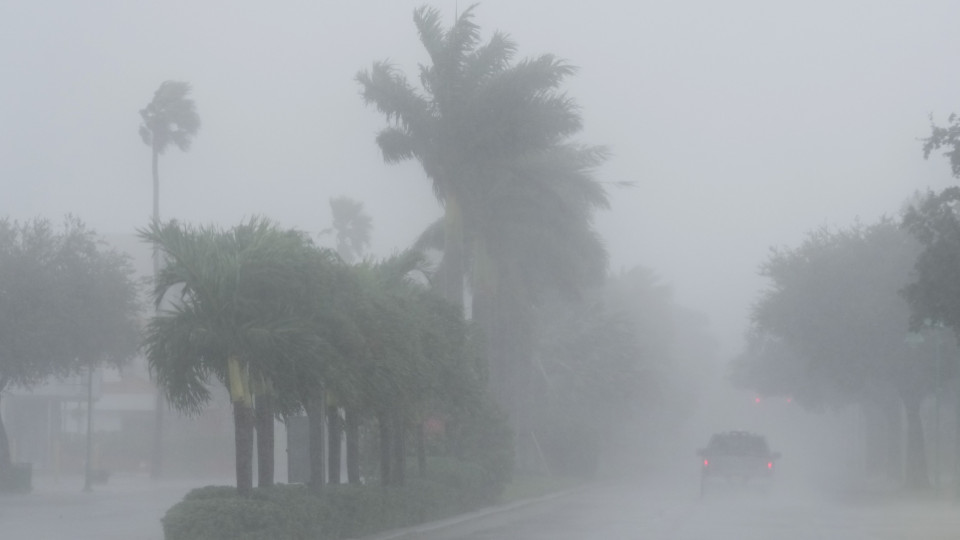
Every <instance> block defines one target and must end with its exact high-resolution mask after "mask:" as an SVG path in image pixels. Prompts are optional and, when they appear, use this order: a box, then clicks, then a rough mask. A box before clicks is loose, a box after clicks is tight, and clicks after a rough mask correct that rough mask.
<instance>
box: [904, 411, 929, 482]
mask: <svg viewBox="0 0 960 540" xmlns="http://www.w3.org/2000/svg"><path fill="white" fill-rule="evenodd" d="M920 401H921V399H920V398H919V397H917V396H914V395H907V396H903V407H904V410H905V411H906V419H907V455H906V471H905V472H906V478H905V481H906V486H907V487H908V488H910V489H926V488H928V487H930V477H929V475H928V473H927V455H926V449H925V448H924V444H923V422H922V421H921V419H920Z"/></svg>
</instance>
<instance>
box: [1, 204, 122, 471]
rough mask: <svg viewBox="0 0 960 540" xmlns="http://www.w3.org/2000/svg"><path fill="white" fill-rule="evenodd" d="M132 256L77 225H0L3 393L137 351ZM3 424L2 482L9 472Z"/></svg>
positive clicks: (42, 221)
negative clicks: (116, 249) (126, 254)
mask: <svg viewBox="0 0 960 540" xmlns="http://www.w3.org/2000/svg"><path fill="white" fill-rule="evenodd" d="M132 275H133V269H132V266H131V264H130V262H129V259H128V258H127V257H126V256H125V255H122V254H120V253H119V252H117V251H114V250H112V249H109V248H107V247H106V246H105V245H104V243H103V242H102V240H100V239H99V238H98V237H97V235H96V233H95V232H94V231H92V230H90V229H88V228H87V227H86V226H85V225H84V224H83V223H82V222H81V221H79V220H77V219H75V218H67V219H66V221H65V223H64V226H63V228H62V229H59V230H58V229H56V228H55V227H53V226H52V225H51V223H50V222H49V221H48V220H45V219H35V220H32V221H29V222H25V223H18V222H11V221H9V220H6V219H3V220H0V395H2V392H3V391H5V390H8V389H9V388H11V387H20V388H31V387H32V386H34V385H36V384H38V383H40V382H42V381H44V380H46V379H47V378H49V377H51V376H64V375H69V374H72V373H76V372H78V371H80V370H81V369H92V368H93V367H94V366H96V365H98V364H100V363H103V362H108V363H111V364H115V365H118V364H120V363H122V362H124V361H126V360H128V359H129V358H131V357H133V355H134V354H135V353H136V351H137V348H138V340H139V332H140V331H139V324H138V320H137V316H138V311H139V306H138V304H137V287H136V284H135V281H134V280H133V277H132ZM10 465H11V463H10V448H9V441H8V439H7V434H6V430H5V429H4V426H3V422H2V419H0V477H2V476H3V475H4V473H5V472H6V471H7V470H8V468H9V467H10Z"/></svg>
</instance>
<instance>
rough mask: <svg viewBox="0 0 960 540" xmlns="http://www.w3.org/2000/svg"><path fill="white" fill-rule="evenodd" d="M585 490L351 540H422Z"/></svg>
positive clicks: (501, 506)
mask: <svg viewBox="0 0 960 540" xmlns="http://www.w3.org/2000/svg"><path fill="white" fill-rule="evenodd" d="M583 489H585V487H576V488H571V489H566V490H563V491H558V492H556V493H550V494H548V495H543V496H540V497H534V498H531V499H523V500H519V501H516V502H512V503H510V504H504V505H500V506H488V507H486V508H482V509H480V510H475V511H473V512H468V513H466V514H458V515H456V516H453V517H450V518H446V519H441V520H437V521H431V522H428V523H423V524H420V525H414V526H412V527H405V528H403V529H393V530H390V531H385V532H380V533H375V534H372V535H369V536H363V537H360V538H353V539H349V540H408V539H414V538H420V537H421V536H423V535H424V534H425V533H432V532H437V531H441V530H443V529H447V528H451V527H455V526H458V525H463V524H465V523H469V522H471V521H476V520H479V519H482V518H485V517H489V516H492V515H497V514H505V513H507V512H510V511H513V510H518V509H520V508H525V507H527V506H534V505H537V504H539V503H544V502H547V501H551V500H553V499H558V498H561V497H566V496H568V495H572V494H573V493H576V492H579V491H581V490H583Z"/></svg>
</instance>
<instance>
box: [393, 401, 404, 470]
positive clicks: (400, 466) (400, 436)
mask: <svg viewBox="0 0 960 540" xmlns="http://www.w3.org/2000/svg"><path fill="white" fill-rule="evenodd" d="M391 416H392V417H393V422H392V424H393V426H392V428H391V431H392V432H393V433H392V435H393V444H392V445H391V450H393V464H392V465H391V469H392V471H393V485H395V486H402V485H403V484H404V480H405V477H406V470H407V441H406V434H407V430H406V429H404V425H403V416H402V415H401V414H400V411H399V410H398V409H394V410H393V412H392V413H391Z"/></svg>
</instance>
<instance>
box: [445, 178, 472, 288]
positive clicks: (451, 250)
mask: <svg viewBox="0 0 960 540" xmlns="http://www.w3.org/2000/svg"><path fill="white" fill-rule="evenodd" d="M443 235H444V239H443V261H442V265H441V268H442V278H441V288H442V292H443V297H444V298H445V299H447V301H449V302H451V303H453V304H454V305H456V306H461V307H462V306H463V277H464V274H465V272H466V268H465V265H464V246H463V212H462V211H461V208H460V205H459V203H458V202H457V200H456V198H455V197H453V196H452V195H451V196H448V197H447V200H446V209H445V212H444V226H443Z"/></svg>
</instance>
